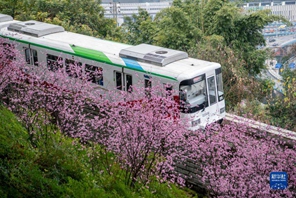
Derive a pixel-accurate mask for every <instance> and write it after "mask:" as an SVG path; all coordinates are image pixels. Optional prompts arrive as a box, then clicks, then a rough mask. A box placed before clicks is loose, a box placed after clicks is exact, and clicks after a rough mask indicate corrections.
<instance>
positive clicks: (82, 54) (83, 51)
mask: <svg viewBox="0 0 296 198" xmlns="http://www.w3.org/2000/svg"><path fill="white" fill-rule="evenodd" d="M0 37H2V38H7V39H10V40H14V41H17V42H20V43H25V44H30V45H34V46H37V47H41V48H45V49H49V50H54V51H57V52H62V53H65V54H71V55H77V56H79V57H82V58H87V59H90V60H94V61H99V62H107V63H109V64H110V65H113V66H116V67H125V65H120V64H116V63H113V62H111V61H110V59H109V58H108V57H107V56H106V55H105V54H104V53H103V52H100V51H96V50H91V49H88V48H83V47H78V46H71V48H72V49H73V51H74V53H72V52H68V51H65V50H61V49H58V48H53V47H48V46H45V45H40V44H37V43H33V42H30V41H25V40H21V39H17V38H14V37H11V36H6V35H1V34H0ZM73 47H74V48H77V49H78V50H77V51H78V53H76V51H75V50H74V48H73ZM79 48H80V50H79ZM79 51H80V53H79ZM88 51H93V52H95V53H94V54H95V56H90V55H88V54H87V52H88ZM99 53H101V55H102V56H99ZM94 57H95V58H94ZM102 57H105V58H102ZM128 69H130V70H134V71H139V72H141V73H147V72H146V71H141V70H137V69H133V68H128ZM150 74H151V75H155V76H159V77H162V78H167V79H170V80H174V81H177V79H176V78H174V77H171V76H166V75H162V74H158V73H154V72H151V73H150Z"/></svg>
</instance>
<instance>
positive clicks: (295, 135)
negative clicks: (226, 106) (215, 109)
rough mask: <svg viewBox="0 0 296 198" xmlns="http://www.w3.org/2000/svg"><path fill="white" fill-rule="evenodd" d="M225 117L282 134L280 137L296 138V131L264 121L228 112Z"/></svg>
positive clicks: (274, 133) (272, 133)
mask: <svg viewBox="0 0 296 198" xmlns="http://www.w3.org/2000/svg"><path fill="white" fill-rule="evenodd" d="M225 119H226V120H229V121H231V122H235V123H243V124H247V125H248V126H250V127H252V128H255V129H259V130H261V131H262V130H264V131H266V132H268V133H270V134H271V135H276V136H280V137H283V138H286V139H289V140H296V132H294V131H289V130H286V129H282V128H279V127H275V126H271V125H267V124H264V123H262V122H258V121H255V120H251V119H248V118H244V117H241V116H237V115H232V114H229V113H226V116H225Z"/></svg>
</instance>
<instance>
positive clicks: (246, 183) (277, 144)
mask: <svg viewBox="0 0 296 198" xmlns="http://www.w3.org/2000/svg"><path fill="white" fill-rule="evenodd" d="M262 130H263V131H264V129H262ZM265 130H266V129H265ZM193 139H194V140H193V141H192V142H194V143H195V145H194V146H195V151H196V152H195V153H194V154H193V155H192V156H191V157H192V158H195V159H197V163H198V164H200V165H201V170H202V174H201V175H200V176H198V177H199V178H200V179H201V181H202V182H203V183H204V184H205V187H206V189H207V190H208V194H209V195H210V196H211V197H295V195H296V165H295V164H296V151H295V148H296V147H295V141H294V142H293V141H291V142H290V148H289V147H288V146H287V145H288V144H287V142H286V141H284V140H280V139H275V138H273V137H272V136H270V135H269V134H267V133H266V132H262V131H261V132H259V131H257V130H256V132H255V131H254V129H251V127H250V126H248V125H245V126H244V125H243V124H239V125H236V124H233V123H230V124H225V125H224V126H223V127H218V126H217V125H212V126H209V127H208V128H207V129H206V131H205V132H204V133H200V134H199V135H198V136H196V137H193ZM196 139H197V141H196ZM291 143H292V144H291ZM291 145H294V146H291ZM273 171H284V172H287V173H288V177H289V181H288V184H289V186H288V188H287V189H285V190H271V189H270V186H269V174H270V172H273Z"/></svg>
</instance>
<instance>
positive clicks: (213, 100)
mask: <svg viewBox="0 0 296 198" xmlns="http://www.w3.org/2000/svg"><path fill="white" fill-rule="evenodd" d="M208 89H209V96H210V105H213V104H215V103H216V102H217V100H216V95H217V92H216V83H215V77H214V76H212V77H209V78H208Z"/></svg>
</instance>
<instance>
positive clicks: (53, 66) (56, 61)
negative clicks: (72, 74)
mask: <svg viewBox="0 0 296 198" xmlns="http://www.w3.org/2000/svg"><path fill="white" fill-rule="evenodd" d="M46 61H47V68H48V70H49V71H57V70H58V69H59V68H63V58H62V57H58V56H55V55H51V54H47V57H46Z"/></svg>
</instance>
